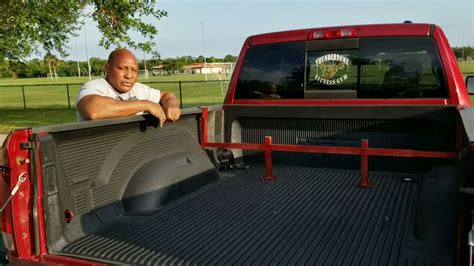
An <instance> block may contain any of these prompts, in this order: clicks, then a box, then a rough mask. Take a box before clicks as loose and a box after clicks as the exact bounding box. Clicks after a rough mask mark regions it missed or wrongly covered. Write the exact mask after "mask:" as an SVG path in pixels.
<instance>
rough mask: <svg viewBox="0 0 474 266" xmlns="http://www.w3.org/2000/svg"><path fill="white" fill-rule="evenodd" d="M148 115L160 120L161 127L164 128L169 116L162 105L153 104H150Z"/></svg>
mask: <svg viewBox="0 0 474 266" xmlns="http://www.w3.org/2000/svg"><path fill="white" fill-rule="evenodd" d="M146 111H147V112H148V113H150V114H151V115H153V116H154V117H156V118H158V120H160V127H163V124H164V123H165V121H166V117H167V115H166V114H165V112H164V111H163V108H161V105H159V104H157V103H153V102H149V104H148V108H147V110H146Z"/></svg>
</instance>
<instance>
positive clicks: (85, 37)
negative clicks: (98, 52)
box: [84, 24, 92, 80]
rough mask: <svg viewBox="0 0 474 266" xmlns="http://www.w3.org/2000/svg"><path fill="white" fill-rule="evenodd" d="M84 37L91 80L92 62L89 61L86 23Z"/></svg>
mask: <svg viewBox="0 0 474 266" xmlns="http://www.w3.org/2000/svg"><path fill="white" fill-rule="evenodd" d="M84 39H85V41H86V57H87V69H88V72H89V80H91V79H92V76H91V62H90V61H89V50H88V49H87V32H86V25H85V24H84Z"/></svg>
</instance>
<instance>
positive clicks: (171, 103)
mask: <svg viewBox="0 0 474 266" xmlns="http://www.w3.org/2000/svg"><path fill="white" fill-rule="evenodd" d="M160 105H161V106H162V107H163V110H164V112H165V115H166V118H167V119H168V120H169V121H171V122H173V121H176V120H178V119H179V116H180V115H181V110H180V109H179V103H178V99H177V98H176V96H175V95H174V94H173V93H171V92H163V94H162V95H161V99H160Z"/></svg>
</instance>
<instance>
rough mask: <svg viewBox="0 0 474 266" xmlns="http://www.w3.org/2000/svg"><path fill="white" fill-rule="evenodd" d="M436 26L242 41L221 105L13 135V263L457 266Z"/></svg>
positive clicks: (462, 141)
mask: <svg viewBox="0 0 474 266" xmlns="http://www.w3.org/2000/svg"><path fill="white" fill-rule="evenodd" d="M466 82H467V83H468V86H466V85H465V82H464V80H463V77H462V75H461V72H460V70H459V68H458V65H457V62H456V58H455V57H454V54H453V52H452V50H451V47H450V45H449V43H448V41H447V39H446V37H445V35H444V34H443V32H442V30H441V29H440V28H439V27H438V26H436V25H429V24H411V23H406V24H384V25H361V26H342V27H330V28H312V29H303V30H293V31H285V32H276V33H268V34H261V35H255V36H251V37H249V38H248V39H247V40H246V41H245V43H244V45H243V48H242V51H241V53H240V56H239V59H238V61H237V64H236V68H235V71H234V73H233V76H232V79H231V81H230V85H229V89H228V93H227V97H226V99H225V102H224V103H223V105H222V106H212V107H205V108H190V109H185V110H183V116H182V118H181V119H180V120H179V121H178V122H176V123H172V124H166V125H165V126H164V127H163V128H159V127H158V128H157V127H156V125H157V121H156V119H154V118H153V117H151V116H149V115H144V116H133V117H127V118H119V119H108V120H101V121H91V122H82V123H73V124H64V125H54V126H47V127H40V128H32V129H23V130H16V131H13V132H12V133H11V134H10V135H9V136H8V138H7V139H6V141H5V143H4V146H3V149H2V150H1V151H2V152H1V154H0V155H1V156H0V166H1V178H0V180H1V181H2V184H1V193H0V199H1V201H0V203H1V206H4V209H3V213H2V234H3V240H4V244H5V247H6V249H7V251H8V259H9V261H10V262H12V263H21V262H24V263H33V262H35V263H40V264H53V263H58V264H78V265H79V264H80V265H99V264H160V265H161V264H167V265H168V264H169V265H171V264H176V265H178V264H193V265H194V264H204V265H207V264H218V265H230V264H243V265H250V264H252V265H253V264H272V265H274V264H283V265H288V264H289V265H466V264H467V263H469V262H470V260H471V257H472V253H471V247H472V245H474V238H471V234H472V232H471V227H472V224H473V220H472V218H471V213H472V212H471V210H472V208H473V206H472V198H473V197H472V195H473V194H474V179H473V178H472V176H473V148H474V145H473V144H474V109H473V108H471V106H470V100H469V93H468V89H467V87H469V89H474V79H473V78H471V77H468V78H467V79H466Z"/></svg>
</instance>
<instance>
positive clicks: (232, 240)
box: [61, 167, 453, 265]
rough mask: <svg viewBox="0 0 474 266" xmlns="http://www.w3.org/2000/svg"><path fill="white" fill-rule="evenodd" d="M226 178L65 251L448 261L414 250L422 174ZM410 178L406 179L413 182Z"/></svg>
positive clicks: (183, 257)
mask: <svg viewBox="0 0 474 266" xmlns="http://www.w3.org/2000/svg"><path fill="white" fill-rule="evenodd" d="M228 173H229V174H231V175H232V176H227V177H224V178H222V179H221V180H219V181H217V182H215V183H213V184H210V185H208V186H206V187H204V188H202V189H200V190H198V191H196V192H194V193H193V194H191V195H188V196H186V197H184V198H182V199H180V200H178V201H175V202H172V203H170V204H168V205H167V206H165V207H163V208H161V209H159V210H157V211H156V212H155V213H153V215H150V216H133V217H130V216H128V217H124V218H123V219H121V220H120V221H118V222H117V224H115V225H114V226H111V227H109V228H107V229H106V230H104V231H101V232H99V233H96V234H93V235H89V236H86V237H84V238H82V239H80V240H78V241H76V242H74V243H72V244H69V245H68V246H66V247H65V248H64V249H63V250H62V252H61V254H63V255H69V256H73V257H79V258H86V259H90V260H97V261H102V262H108V263H113V264H157V265H163V264H166V265H178V264H194V265H196V264H199V265H209V264H216V265H230V264H237V265H250V264H252V265H262V264H264V265H265V264H266V265H268V264H272V265H275V264H280V265H290V264H291V265H451V264H452V261H453V257H452V256H451V254H446V253H447V252H445V251H440V250H433V249H432V248H431V249H430V248H428V247H427V248H424V247H423V246H422V245H421V246H420V245H418V246H417V247H416V248H413V247H409V245H407V239H408V238H409V237H410V232H411V231H412V230H413V229H412V228H413V225H412V221H413V219H414V218H413V217H414V212H415V207H416V199H417V194H418V188H417V184H416V182H407V180H416V178H417V177H419V176H417V175H411V174H393V173H383V172H371V173H370V180H371V181H372V182H373V184H374V186H373V187H372V188H370V189H363V188H359V187H358V186H357V183H358V181H359V176H360V172H359V171H351V170H334V169H332V170H331V169H317V168H301V167H299V168H296V167H295V168H293V167H286V168H278V167H276V168H275V169H274V175H275V176H276V177H277V180H275V181H263V180H261V179H260V177H261V176H263V174H264V170H263V167H251V168H250V169H247V170H235V171H231V172H228ZM406 177H409V178H406Z"/></svg>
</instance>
